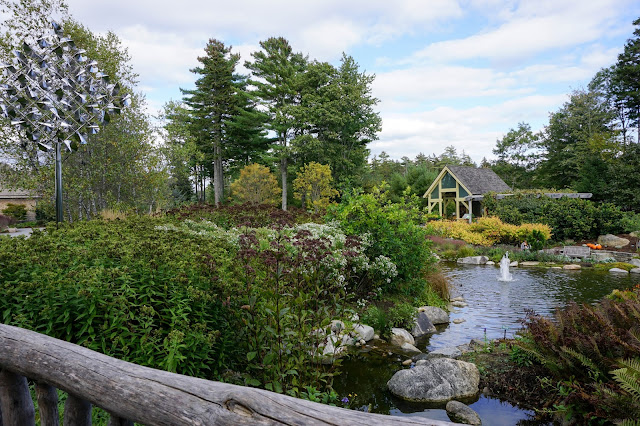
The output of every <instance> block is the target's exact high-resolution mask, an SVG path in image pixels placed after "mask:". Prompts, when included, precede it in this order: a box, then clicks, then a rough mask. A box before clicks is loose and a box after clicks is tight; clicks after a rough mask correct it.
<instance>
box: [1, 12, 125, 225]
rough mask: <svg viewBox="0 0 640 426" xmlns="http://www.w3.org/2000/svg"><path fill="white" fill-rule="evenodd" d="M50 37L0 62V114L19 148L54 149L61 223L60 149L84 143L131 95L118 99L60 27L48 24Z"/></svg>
mask: <svg viewBox="0 0 640 426" xmlns="http://www.w3.org/2000/svg"><path fill="white" fill-rule="evenodd" d="M52 27H53V32H52V35H51V37H49V38H46V37H42V38H40V39H38V40H37V42H36V43H35V44H33V45H30V44H28V43H26V42H23V43H22V49H21V50H16V51H14V58H13V61H12V63H10V64H4V71H3V73H2V84H0V110H1V111H0V116H3V117H4V118H6V119H8V120H10V123H11V125H12V126H15V127H16V128H17V129H19V130H20V133H21V135H20V136H21V142H20V143H21V144H22V145H23V146H24V147H26V146H27V144H31V143H35V144H37V146H38V148H39V149H40V150H42V151H45V152H49V153H51V152H52V151H55V193H56V221H57V222H58V223H59V222H62V221H63V212H64V210H63V205H62V199H63V198H62V145H63V144H64V145H65V147H66V148H67V150H68V151H75V150H77V149H78V143H81V144H85V143H86V142H87V135H92V134H96V133H97V132H98V130H99V129H100V125H103V124H106V123H108V122H109V121H110V114H114V113H115V114H119V113H120V111H121V109H122V108H123V107H124V106H127V105H129V103H130V95H129V94H127V95H125V96H124V97H121V96H119V92H120V87H119V85H118V84H117V83H116V84H112V83H110V79H109V76H107V75H106V74H103V73H102V72H100V70H99V69H98V67H97V62H96V61H89V60H87V58H86V57H85V50H84V49H79V48H78V47H76V45H75V43H74V42H73V40H71V39H70V38H68V37H66V36H65V35H64V33H63V31H62V28H61V27H60V26H59V25H58V24H56V23H55V22H54V23H52Z"/></svg>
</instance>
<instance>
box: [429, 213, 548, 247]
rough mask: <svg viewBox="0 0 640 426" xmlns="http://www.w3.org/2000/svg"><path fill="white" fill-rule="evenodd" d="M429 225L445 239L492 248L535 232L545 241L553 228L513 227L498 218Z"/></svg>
mask: <svg viewBox="0 0 640 426" xmlns="http://www.w3.org/2000/svg"><path fill="white" fill-rule="evenodd" d="M429 225H430V226H431V227H432V228H433V229H434V230H435V231H436V232H437V233H439V234H440V235H442V236H443V237H449V238H456V239H459V240H463V241H465V242H467V243H469V244H475V245H481V246H491V245H494V244H497V243H505V244H513V243H519V242H521V241H524V240H527V239H529V238H530V236H531V234H532V233H533V231H534V230H536V231H539V232H541V233H542V235H543V236H544V239H545V240H548V239H549V238H551V228H550V227H549V226H548V225H543V224H541V223H525V224H522V225H511V224H508V223H503V222H502V221H501V220H500V219H499V218H498V217H483V218H480V219H478V220H477V221H476V222H474V223H471V224H469V223H468V222H463V221H448V220H444V221H439V222H429Z"/></svg>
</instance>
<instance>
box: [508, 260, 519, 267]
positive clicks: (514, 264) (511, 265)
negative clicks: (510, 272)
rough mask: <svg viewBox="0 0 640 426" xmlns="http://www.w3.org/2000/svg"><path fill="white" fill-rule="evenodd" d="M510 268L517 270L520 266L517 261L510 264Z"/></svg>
mask: <svg viewBox="0 0 640 426" xmlns="http://www.w3.org/2000/svg"><path fill="white" fill-rule="evenodd" d="M509 266H510V267H512V268H515V267H516V266H518V261H517V260H514V261H513V262H511V263H510V264H509Z"/></svg>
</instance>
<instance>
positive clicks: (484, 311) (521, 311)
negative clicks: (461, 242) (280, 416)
mask: <svg viewBox="0 0 640 426" xmlns="http://www.w3.org/2000/svg"><path fill="white" fill-rule="evenodd" d="M442 270H443V273H444V274H445V275H447V276H448V277H449V280H450V283H451V293H452V297H456V296H461V297H463V298H464V299H465V301H466V302H467V303H468V306H467V307H464V308H453V310H452V311H451V315H450V318H451V323H450V324H449V325H447V326H442V327H438V332H437V333H435V334H433V335H432V336H431V337H430V338H427V339H425V340H420V341H419V343H417V344H416V346H418V347H419V348H420V349H422V350H423V351H425V352H428V351H432V350H434V349H438V348H441V347H446V346H457V345H461V344H464V343H468V342H469V341H470V340H471V339H484V338H485V336H486V338H487V339H496V338H501V337H504V336H505V335H506V336H507V337H513V335H514V333H515V332H516V331H517V330H518V329H519V328H520V324H519V322H518V321H519V320H520V319H522V318H524V316H525V310H526V309H532V310H534V311H535V312H536V313H538V314H542V315H550V314H551V313H552V312H553V310H554V309H555V308H557V307H561V306H564V305H566V304H567V303H568V302H569V301H571V300H574V301H576V302H580V303H593V302H595V301H597V300H599V299H601V298H602V297H604V296H605V295H607V294H609V293H610V292H611V291H612V290H614V289H627V288H631V287H633V286H634V285H636V284H640V274H625V275H619V274H612V273H609V272H601V271H596V270H594V269H593V268H583V269H581V270H578V271H566V270H558V269H548V268H537V267H530V268H511V273H512V275H513V281H510V282H501V281H498V275H499V274H500V270H499V269H498V268H497V267H495V266H457V265H455V264H450V265H443V266H442ZM457 318H460V319H464V322H463V323H460V324H454V323H453V320H455V319H457ZM404 359H405V358H404V357H402V358H400V357H398V356H396V355H393V356H388V355H387V354H386V353H385V352H383V353H380V352H379V351H376V352H373V351H372V352H365V351H361V352H360V353H358V354H353V355H351V356H350V357H349V358H347V359H344V360H343V368H342V371H343V373H342V374H341V375H340V376H338V377H336V379H335V381H334V388H335V389H336V391H337V392H338V393H339V394H340V398H342V397H348V398H349V400H350V401H349V404H348V406H350V407H351V408H355V409H359V410H364V411H371V412H376V413H384V414H391V415H398V416H419V417H423V418H425V419H432V420H447V421H448V420H449V418H448V417H447V414H446V411H445V410H444V407H443V405H439V406H438V405H435V406H434V405H430V404H420V403H408V402H405V401H402V400H400V399H398V398H395V397H394V396H393V395H391V394H390V393H389V392H388V391H387V389H386V383H387V381H388V380H389V379H390V378H391V377H392V376H393V374H394V373H395V372H396V371H398V370H399V369H400V368H403V367H402V366H401V365H400V362H401V361H402V360H404ZM349 394H351V395H349ZM464 402H466V403H467V404H469V406H470V407H471V408H473V409H474V410H475V411H476V412H477V413H478V414H479V415H480V417H481V419H482V422H483V425H485V426H486V425H515V424H518V423H519V422H520V424H530V425H533V424H536V425H539V424H540V423H536V422H531V419H533V416H534V413H533V411H530V410H523V409H520V408H518V407H514V406H513V405H511V404H510V403H508V402H505V401H500V400H499V399H495V398H490V397H486V396H484V395H479V397H478V398H476V399H473V400H468V401H464Z"/></svg>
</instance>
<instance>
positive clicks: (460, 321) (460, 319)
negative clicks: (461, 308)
mask: <svg viewBox="0 0 640 426" xmlns="http://www.w3.org/2000/svg"><path fill="white" fill-rule="evenodd" d="M465 321H466V320H465V319H463V318H456V319H454V320H453V323H454V324H462V323H463V322H465Z"/></svg>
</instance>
